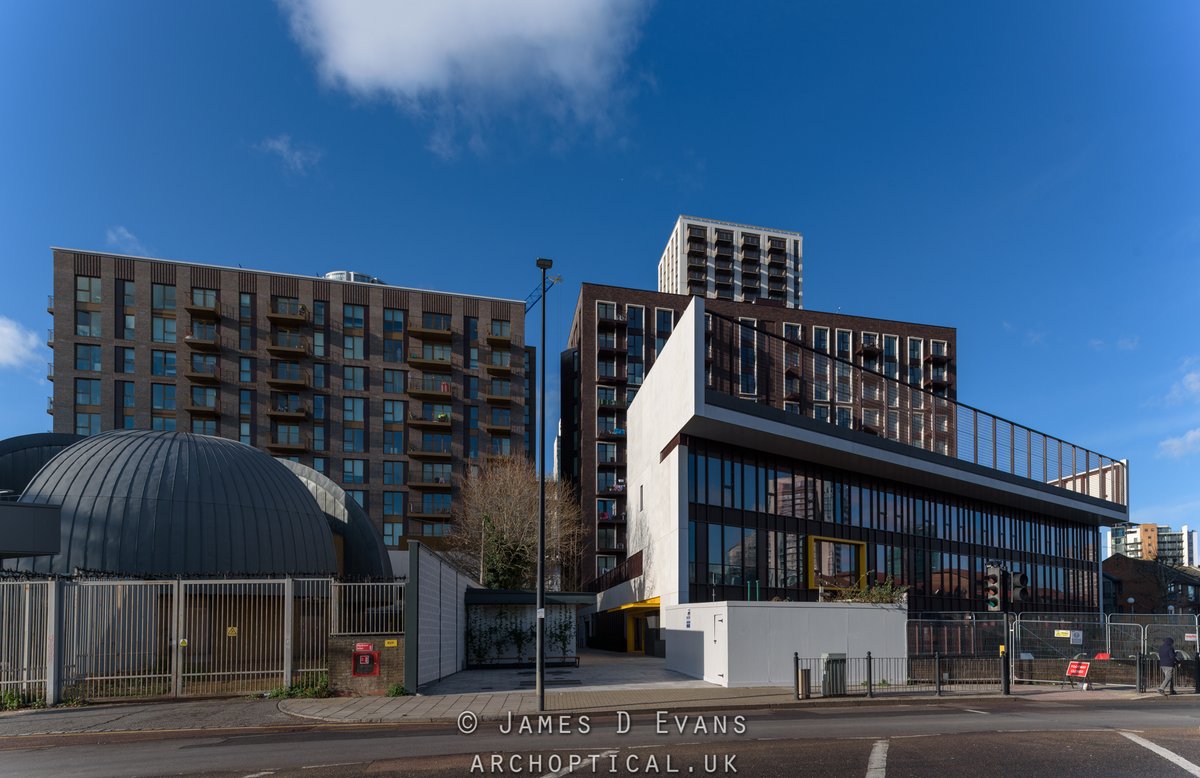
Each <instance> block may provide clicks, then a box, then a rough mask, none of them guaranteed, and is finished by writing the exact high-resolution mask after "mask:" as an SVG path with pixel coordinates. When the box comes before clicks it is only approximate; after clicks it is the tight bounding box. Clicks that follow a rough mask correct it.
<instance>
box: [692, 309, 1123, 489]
mask: <svg viewBox="0 0 1200 778" xmlns="http://www.w3.org/2000/svg"><path fill="white" fill-rule="evenodd" d="M705 320H706V321H705V326H706V333H705V335H706V341H707V342H706V345H705V379H706V381H705V386H706V388H708V389H711V390H714V391H717V392H720V393H722V394H726V395H730V396H732V397H737V398H740V399H743V400H748V401H750V402H755V403H760V404H764V405H768V406H771V407H774V408H779V409H782V410H785V411H791V412H794V413H797V414H800V415H803V416H807V417H808V418H811V419H817V420H820V421H826V422H829V423H831V424H836V425H840V426H843V427H846V428H848V429H855V430H858V431H860V432H865V433H867V434H870V435H875V436H878V437H881V438H885V439H887V440H892V441H896V442H899V443H904V444H906V445H909V446H914V447H917V448H921V449H924V450H926V451H932V452H935V453H939V454H943V455H945V456H949V457H953V458H955V459H959V460H962V461H966V462H971V463H973V464H976V465H980V466H982V467H986V468H989V469H992V470H998V471H1000V472H1003V473H1009V474H1012V475H1016V476H1020V477H1022V478H1028V479H1031V480H1033V481H1038V482H1039V483H1043V484H1051V485H1053V486H1057V487H1060V488H1062V489H1065V490H1067V491H1071V492H1076V493H1079V494H1085V495H1088V496H1091V497H1098V498H1100V499H1102V500H1107V501H1109V502H1113V503H1116V504H1118V505H1127V504H1128V495H1127V485H1126V466H1125V463H1124V462H1123V461H1120V460H1116V459H1113V458H1112V457H1108V456H1104V455H1103V454H1099V453H1097V452H1095V451H1089V450H1088V449H1085V448H1083V447H1082V446H1077V445H1075V444H1073V443H1068V442H1066V441H1064V440H1060V439H1059V438H1056V437H1053V436H1051V435H1046V434H1045V433H1042V432H1038V431H1037V430H1033V429H1030V428H1029V427H1025V426H1022V425H1020V424H1017V423H1016V422H1012V421H1009V420H1007V419H1004V418H1001V417H999V416H996V415H994V414H990V413H987V412H986V411H981V410H979V409H978V408H973V407H971V406H969V405H965V404H963V403H960V402H958V401H956V400H953V399H950V398H949V397H946V396H942V395H943V394H946V393H947V392H948V388H949V386H950V384H951V381H950V376H949V370H950V367H949V355H948V354H945V353H942V354H932V353H931V354H925V355H922V358H921V361H920V363H919V365H913V364H912V360H911V359H910V361H909V365H910V368H909V369H910V370H912V371H913V372H912V373H911V374H909V375H908V376H905V378H907V379H908V380H907V381H902V380H901V376H900V360H899V355H898V354H896V353H892V354H889V353H887V352H886V351H885V344H884V343H881V342H878V341H872V342H870V343H867V342H864V343H859V344H853V343H850V344H841V345H844V346H846V348H845V349H844V350H841V351H839V348H841V345H839V344H830V346H831V348H830V349H829V350H827V351H819V350H816V349H813V348H811V347H810V346H807V345H804V344H802V343H800V342H798V341H793V340H787V339H785V338H783V337H781V336H780V335H779V334H778V333H773V332H768V331H766V330H764V329H760V328H759V326H758V324H757V323H756V322H753V321H739V320H736V319H731V318H728V317H725V316H722V315H720V314H717V313H711V312H710V313H706V315H705ZM855 358H857V359H858V360H859V362H860V363H861V364H858V363H856V362H854V361H853V360H854V359H855Z"/></svg>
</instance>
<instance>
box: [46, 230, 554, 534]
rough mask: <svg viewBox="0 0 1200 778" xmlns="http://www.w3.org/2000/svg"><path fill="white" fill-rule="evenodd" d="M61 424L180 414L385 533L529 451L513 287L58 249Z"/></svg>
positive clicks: (528, 377)
mask: <svg viewBox="0 0 1200 778" xmlns="http://www.w3.org/2000/svg"><path fill="white" fill-rule="evenodd" d="M53 253H54V256H53V262H54V295H53V296H52V297H51V298H50V301H49V305H48V310H49V311H50V312H51V313H52V314H53V316H54V327H53V329H52V330H51V331H50V333H49V336H48V340H49V342H50V345H51V346H52V348H53V351H54V362H53V364H52V365H51V366H50V378H51V380H53V381H54V394H53V397H52V398H51V399H50V402H49V405H48V407H47V411H48V412H49V413H51V414H52V415H53V417H54V430H55V431H56V432H66V433H78V434H83V435H90V434H95V433H98V432H101V431H104V430H110V429H178V430H184V431H190V432H196V433H202V434H206V435H216V436H221V437H225V438H231V439H234V440H239V441H241V442H243V443H246V444H248V445H252V446H256V447H258V448H262V449H265V450H266V451H268V452H269V453H271V454H273V455H275V456H278V457H282V458H286V459H290V460H293V461H297V462H300V463H302V464H305V465H309V466H311V467H313V468H314V469H316V470H318V471H320V472H322V473H324V474H326V475H328V476H329V477H330V478H332V479H334V480H335V481H337V482H338V483H339V484H340V485H341V486H342V487H343V488H345V489H346V490H347V491H348V492H349V493H350V494H351V495H352V496H354V497H355V498H356V499H357V500H358V501H359V502H360V503H361V504H362V505H363V507H364V508H365V509H366V511H367V513H368V514H369V515H370V516H371V518H372V519H373V521H374V523H375V524H376V526H377V527H378V528H379V531H380V533H381V534H382V536H383V538H384V540H385V542H386V544H387V545H388V546H389V547H391V548H403V547H405V546H406V545H407V541H406V539H407V538H408V537H416V536H421V537H431V536H432V537H437V536H441V535H444V534H446V533H447V532H448V531H449V528H450V524H449V522H450V515H451V511H452V509H453V508H454V506H455V499H456V494H457V490H458V484H457V482H458V479H459V478H460V477H461V476H462V475H463V474H464V473H465V472H466V470H467V468H468V467H470V466H471V464H472V463H477V462H481V461H482V458H483V457H486V456H489V455H493V454H494V455H506V454H517V455H528V456H532V451H533V443H534V442H535V441H536V431H535V429H534V423H535V419H534V415H533V414H532V408H534V407H535V405H534V397H533V392H534V384H533V381H532V378H533V376H534V375H535V369H534V368H535V363H534V360H535V353H534V350H533V349H532V348H529V347H527V346H526V345H525V308H524V304H523V303H521V302H519V301H515V300H504V299H498V298H489V297H475V296H467V295H456V294H448V293H443V292H433V291H422V290H415V289H406V288H402V287H396V286H390V285H387V284H384V283H382V282H379V281H378V279H374V278H372V277H369V276H362V275H360V274H356V273H346V272H336V273H330V274H328V275H327V276H326V277H324V278H322V277H310V276H303V275H293V274H288V273H274V272H263V271H255V270H245V269H240V268H227V267H216V266H211V265H201V264H193V263H187V262H176V261H167V260H159V259H146V258H141V257H131V256H121V255H113V254H101V253H90V252H85V251H76V250H73V249H63V248H55V249H54V250H53Z"/></svg>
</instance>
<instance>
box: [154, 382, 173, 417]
mask: <svg viewBox="0 0 1200 778" xmlns="http://www.w3.org/2000/svg"><path fill="white" fill-rule="evenodd" d="M150 407H151V408H153V409H154V410H156V411H173V410H175V385H174V384H150Z"/></svg>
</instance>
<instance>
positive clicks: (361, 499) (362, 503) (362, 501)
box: [346, 489, 367, 510]
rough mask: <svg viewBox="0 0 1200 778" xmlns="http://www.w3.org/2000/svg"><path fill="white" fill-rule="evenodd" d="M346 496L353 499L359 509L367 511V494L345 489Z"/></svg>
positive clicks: (361, 491)
mask: <svg viewBox="0 0 1200 778" xmlns="http://www.w3.org/2000/svg"><path fill="white" fill-rule="evenodd" d="M346 494H348V495H350V496H351V497H352V498H354V501H355V502H356V503H358V505H359V507H361V508H362V509H363V510H366V509H367V493H366V492H364V491H363V490H362V489H347V490H346Z"/></svg>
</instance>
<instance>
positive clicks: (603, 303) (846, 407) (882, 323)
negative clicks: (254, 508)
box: [559, 217, 956, 581]
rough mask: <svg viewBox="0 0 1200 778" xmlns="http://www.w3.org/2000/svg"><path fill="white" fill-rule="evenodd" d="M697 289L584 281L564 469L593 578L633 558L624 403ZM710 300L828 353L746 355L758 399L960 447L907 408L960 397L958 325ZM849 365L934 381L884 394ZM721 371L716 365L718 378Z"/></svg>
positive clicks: (565, 367) (749, 384)
mask: <svg viewBox="0 0 1200 778" xmlns="http://www.w3.org/2000/svg"><path fill="white" fill-rule="evenodd" d="M681 218H682V217H681ZM709 297H710V298H711V297H713V295H711V294H710V295H709ZM691 299H692V296H691V295H687V294H668V293H663V292H650V291H644V290H639V289H628V288H624V287H616V286H602V285H597V284H587V283H585V284H583V285H582V288H581V291H580V295H579V301H578V303H577V305H576V309H575V317H574V321H573V322H572V325H571V331H570V336H569V339H568V348H567V350H566V351H564V352H563V353H562V355H561V365H560V367H561V385H560V386H561V425H562V428H561V434H560V462H559V470H560V473H562V475H563V477H564V478H567V479H569V480H571V481H572V482H574V483H575V484H576V486H577V488H578V490H579V495H580V503H581V508H582V516H583V524H584V528H585V532H586V534H587V536H588V549H587V551H586V552H585V555H584V558H585V560H587V559H591V558H594V560H595V568H594V570H590V569H585V570H584V571H583V574H582V577H583V579H584V580H585V581H586V580H588V579H589V578H591V577H592V576H593V575H601V574H603V573H605V572H607V571H608V570H610V569H612V568H613V567H615V566H616V565H618V564H620V563H621V562H622V561H623V560H624V558H625V551H626V529H625V528H626V521H625V519H626V497H627V494H626V483H627V482H626V440H627V437H628V434H629V432H630V431H629V430H627V428H626V426H625V420H626V414H625V411H626V409H627V408H628V405H629V403H630V402H631V401H632V400H633V397H634V396H635V395H636V394H637V391H638V388H639V387H640V386H641V384H642V381H643V380H644V378H645V376H646V374H647V372H649V370H650V369H651V368H652V367H653V365H654V359H655V356H656V355H657V354H658V353H659V352H660V351H661V350H662V348H663V345H664V344H665V343H666V341H667V339H668V338H669V337H670V335H671V332H672V329H673V327H674V324H675V322H676V320H677V319H678V317H679V316H680V315H681V314H682V313H683V311H684V310H685V309H686V308H687V305H688V303H689V302H690V301H691ZM706 310H707V311H709V312H710V313H711V314H712V315H713V316H712V317H710V326H712V325H713V322H716V323H717V326H720V320H717V319H715V318H714V317H724V319H726V320H734V321H737V322H741V323H752V324H753V326H754V327H755V328H757V329H758V330H761V331H763V332H766V333H771V334H772V335H776V336H781V337H782V338H784V339H786V340H787V341H788V342H790V343H796V344H798V345H801V346H806V347H808V349H809V350H810V351H809V352H806V353H813V352H815V353H817V354H819V355H828V358H827V359H826V358H824V357H822V356H818V357H816V358H815V359H816V361H815V362H814V361H813V359H814V358H813V357H809V362H808V364H807V365H806V366H802V365H801V362H802V359H801V357H800V355H799V352H800V349H797V350H796V353H795V354H791V353H784V354H778V355H776V357H777V359H776V360H775V363H774V364H771V363H768V361H767V360H766V359H762V360H761V361H759V362H758V363H757V364H755V365H753V366H752V367H751V368H749V369H747V367H746V365H745V364H742V365H741V370H740V371H739V375H740V376H741V378H739V379H738V380H739V381H741V382H742V383H740V384H739V385H738V386H737V387H735V393H736V394H739V395H740V396H742V397H749V398H753V397H758V398H760V399H759V401H760V402H763V401H766V398H767V397H768V396H769V397H770V398H771V400H772V404H777V405H778V406H779V407H781V408H783V409H784V410H787V411H791V412H794V413H800V414H803V415H806V416H809V417H812V418H817V419H819V420H823V421H828V422H830V423H833V424H837V425H840V426H843V427H848V428H853V429H860V430H865V431H868V432H870V431H872V430H879V429H880V428H881V427H883V425H888V426H889V429H888V430H887V432H888V433H889V434H888V435H887V436H888V437H890V438H891V439H893V440H907V441H908V442H911V443H913V444H915V445H918V446H922V447H925V448H928V449H929V450H936V451H939V452H940V453H947V454H949V453H952V450H951V449H952V446H953V445H954V443H953V439H954V434H953V420H952V419H948V418H944V417H943V418H939V417H937V416H936V415H934V414H924V415H922V414H911V413H904V414H903V415H902V413H901V410H902V409H901V402H903V403H904V404H905V405H906V407H905V408H904V409H903V410H904V411H908V410H911V409H910V408H908V407H907V405H908V404H909V403H911V402H913V401H917V402H919V401H920V397H922V396H925V393H926V392H927V393H928V394H929V395H930V396H932V397H941V398H947V399H950V400H953V399H955V396H956V395H955V375H956V366H955V364H956V363H955V358H956V357H955V355H956V346H955V340H956V333H955V330H954V329H953V328H949V327H937V326H930V325H922V324H912V323H907V322H897V321H889V320H884V319H873V318H867V317H861V316H847V315H842V314H836V313H823V312H819V311H808V310H802V309H799V308H789V307H785V306H784V305H781V304H779V303H776V304H770V303H769V302H765V301H761V300H760V301H758V302H755V303H750V302H736V301H732V300H727V299H720V298H717V299H709V300H707V301H706ZM743 345H746V344H743ZM759 345H760V346H761V344H759ZM753 350H754V349H753V348H751V349H750V351H753ZM750 351H746V352H745V353H747V354H748V353H750ZM718 356H721V355H718ZM725 356H728V355H725ZM712 357H713V355H711V354H710V355H709V361H710V363H712V362H714V360H713V358H712ZM737 359H738V355H733V360H734V361H735V362H736V361H737ZM722 361H723V360H721V359H716V360H715V362H716V363H718V364H719V363H721V362H722ZM724 361H726V362H728V359H726V360H724ZM852 366H856V367H861V368H864V369H865V370H869V371H872V372H875V373H880V374H883V375H885V376H887V377H889V378H893V379H897V380H900V381H903V382H905V383H906V384H908V385H909V386H912V387H915V388H918V389H922V390H925V391H924V392H917V393H912V394H911V395H910V397H909V398H903V400H902V398H899V397H892V396H885V395H884V394H879V395H876V394H874V389H875V387H874V386H872V385H871V384H870V383H869V382H867V381H861V380H860V381H857V382H856V381H854V380H853V379H852V377H851V373H852V372H855V371H852V370H851V369H850V368H851V367H852ZM746 376H752V378H750V379H747V378H746ZM719 378H720V376H719V375H716V374H715V373H714V371H712V370H711V369H710V375H709V376H708V381H709V382H710V384H711V383H712V382H713V381H714V380H719ZM775 400H779V402H778V403H775ZM918 410H919V409H918ZM901 418H905V419H912V418H923V419H924V421H923V423H922V426H923V429H913V430H911V431H910V430H904V431H901V430H891V429H890V427H891V426H894V425H898V424H899V419H901ZM902 432H903V434H902ZM593 555H594V557H593Z"/></svg>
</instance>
